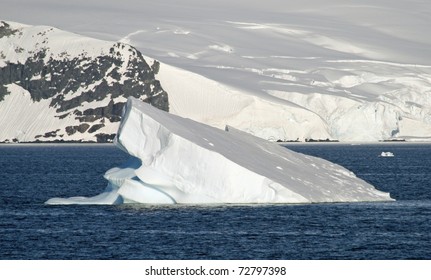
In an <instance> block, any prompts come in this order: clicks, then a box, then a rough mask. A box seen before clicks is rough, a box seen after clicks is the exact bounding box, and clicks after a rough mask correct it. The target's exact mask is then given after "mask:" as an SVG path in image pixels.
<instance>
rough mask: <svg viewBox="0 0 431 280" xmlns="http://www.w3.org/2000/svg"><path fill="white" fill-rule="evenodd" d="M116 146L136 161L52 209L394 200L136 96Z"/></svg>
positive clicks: (338, 172)
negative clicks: (103, 185) (93, 192)
mask: <svg viewBox="0 0 431 280" xmlns="http://www.w3.org/2000/svg"><path fill="white" fill-rule="evenodd" d="M116 145H117V146H118V147H119V148H120V149H122V150H124V151H126V152H127V153H129V154H130V155H131V156H132V158H131V160H130V161H129V162H127V163H126V164H124V165H123V166H121V167H118V168H113V169H111V170H109V171H107V172H106V174H105V178H106V179H107V180H108V181H109V184H108V187H107V189H106V190H105V191H104V192H103V193H102V194H100V195H98V196H96V197H92V198H87V199H86V198H82V197H78V198H68V199H62V198H53V199H50V200H48V201H47V202H46V203H47V204H71V203H79V204H117V203H148V204H175V203H187V204H208V203H317V202H353V201H390V200H392V199H391V198H390V196H389V194H388V193H384V192H381V191H378V190H376V189H375V188H374V187H373V186H371V185H370V184H368V183H366V182H365V181H363V180H361V179H359V178H357V177H356V176H355V175H354V174H353V173H352V172H350V171H349V170H346V169H345V168H343V167H341V166H339V165H336V164H333V163H331V162H329V161H326V160H323V159H320V158H315V157H311V156H306V155H303V154H300V153H296V152H293V151H290V150H288V149H286V148H284V147H282V146H280V145H277V144H275V143H272V142H268V141H266V140H263V139H260V138H257V137H254V136H252V135H250V134H247V133H245V132H242V131H239V130H237V129H234V128H232V127H229V126H228V127H226V130H220V129H216V128H213V127H210V126H208V125H205V124H202V123H198V122H195V121H193V120H190V119H186V118H182V117H178V116H175V115H172V114H169V113H166V112H164V111H160V110H158V109H156V108H154V107H151V106H150V105H148V104H146V103H143V102H141V101H139V100H137V99H134V98H130V99H129V100H128V102H127V105H126V107H125V112H124V115H123V118H122V122H121V125H120V128H119V130H118V134H117V138H116Z"/></svg>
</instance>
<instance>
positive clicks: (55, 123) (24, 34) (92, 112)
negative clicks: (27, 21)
mask: <svg viewBox="0 0 431 280" xmlns="http://www.w3.org/2000/svg"><path fill="white" fill-rule="evenodd" d="M128 96H135V97H139V98H141V99H146V100H147V102H151V103H152V104H153V105H155V106H157V107H159V108H162V109H164V110H167V109H168V100H167V94H166V92H165V91H164V90H163V89H162V88H161V86H160V83H159V82H158V81H157V80H155V78H154V73H153V70H152V69H151V68H150V67H149V66H148V65H147V63H146V61H145V60H144V58H143V57H142V55H141V54H140V52H139V51H137V50H136V49H134V48H133V47H131V46H129V45H126V44H123V43H113V42H108V41H101V40H95V39H90V38H86V37H83V36H79V35H76V34H72V33H67V32H64V31H61V30H58V29H55V28H52V27H47V26H27V25H22V24H18V23H14V22H4V21H1V22H0V116H1V117H0V142H3V141H4V142H17V141H19V142H22V141H59V140H66V141H71V140H75V141H82V140H84V141H98V142H106V141H110V140H112V139H113V137H114V134H115V132H116V130H117V128H118V122H119V120H120V115H121V111H122V107H123V105H124V103H125V101H126V99H127V97H128Z"/></svg>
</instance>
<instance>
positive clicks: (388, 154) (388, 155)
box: [380, 152, 395, 157]
mask: <svg viewBox="0 0 431 280" xmlns="http://www.w3.org/2000/svg"><path fill="white" fill-rule="evenodd" d="M394 156H395V155H394V153H392V152H381V153H380V157H394Z"/></svg>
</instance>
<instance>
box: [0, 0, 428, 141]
mask: <svg viewBox="0 0 431 280" xmlns="http://www.w3.org/2000/svg"><path fill="white" fill-rule="evenodd" d="M2 3H3V5H2V8H1V9H0V18H1V19H4V20H11V21H18V22H23V23H26V24H31V25H37V26H39V25H47V26H55V27H57V28H59V29H61V30H66V31H70V32H73V33H76V34H80V35H84V36H87V37H92V38H95V39H100V40H105V41H111V45H112V44H113V42H115V41H120V42H123V43H126V44H131V45H133V46H134V47H136V49H138V50H139V51H140V52H141V53H143V54H145V55H146V56H148V57H150V58H151V59H155V60H157V61H160V62H161V63H160V71H159V73H158V74H157V75H156V77H155V78H156V79H157V80H159V81H160V83H161V85H162V87H163V89H164V90H165V91H166V92H167V93H168V94H169V111H170V112H171V113H173V114H176V115H179V116H182V117H187V118H191V119H194V120H196V121H199V122H203V123H206V124H209V125H211V126H214V127H218V128H221V129H223V128H224V125H225V124H227V123H228V124H230V125H232V126H234V127H236V128H238V129H241V130H243V131H246V132H249V133H252V134H254V135H256V136H260V137H262V138H265V139H272V140H275V141H276V140H278V139H280V140H296V139H299V140H300V141H304V140H305V139H327V138H329V139H337V140H339V141H342V142H377V141H381V140H393V139H397V140H406V141H430V140H431V117H430V116H431V98H430V92H431V56H430V55H429V50H430V48H431V37H430V36H426V35H425V36H424V34H428V30H429V26H430V25H431V23H430V18H431V2H430V1H425V0H416V1H409V0H398V1H391V2H389V1H387V0H351V1H343V0H327V1H321V0H307V1H303V0H291V1H283V0H267V1H253V3H251V1H246V0H237V1H230V0H207V1H199V0H184V1H182V2H181V4H178V1H172V0H166V1H156V2H155V1H150V0H139V1H138V0H123V1H110V2H109V3H107V1H103V0H93V1H84V0H76V1H74V2H73V4H71V3H69V2H67V1H55V0H20V1H16V0H3V1H2ZM23 7H26V8H23ZM149 7H151V8H149ZM71 8H72V9H74V11H77V12H76V13H74V14H73V16H71V14H70V10H71ZM94 15H98V16H97V17H95V16H94ZM112 19H115V20H112ZM77 23H79V24H77ZM42 42H43V40H42ZM35 43H37V42H35ZM50 43H52V42H50ZM65 45H67V44H65ZM13 49H14V48H12V50H13ZM0 57H1V54H0ZM151 59H147V58H146V60H147V61H148V62H149V64H150V65H151V62H150V61H151ZM281 119H282V120H283V121H280V120H281ZM75 125H76V124H73V126H75ZM106 129H108V128H106ZM115 129H117V127H115ZM20 130H23V129H21V128H20ZM114 131H115V130H114V129H113V130H112V132H109V133H114ZM106 133H108V132H106ZM18 136H21V135H18ZM74 136H75V135H74ZM18 138H19V137H18Z"/></svg>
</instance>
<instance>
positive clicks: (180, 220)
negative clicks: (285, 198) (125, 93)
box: [0, 144, 431, 259]
mask: <svg viewBox="0 0 431 280" xmlns="http://www.w3.org/2000/svg"><path fill="white" fill-rule="evenodd" d="M289 147H290V148H291V149H293V150H296V151H299V152H303V153H307V154H310V155H315V156H319V157H323V158H326V159H329V160H331V161H334V162H336V163H339V164H342V165H344V166H345V167H347V168H348V169H350V170H352V171H354V172H355V173H356V174H357V176H358V177H361V178H363V179H365V180H366V181H368V182H370V183H372V184H373V185H375V186H376V187H377V188H378V189H380V190H383V191H387V192H390V193H391V194H392V197H394V198H396V199H397V201H396V202H393V203H341V204H313V205H264V206H262V205H260V206H253V205H245V206H223V205H220V206H210V207H203V206H199V207H197V206H173V207H154V206H152V207H149V206H147V207H145V206H138V205H121V206H83V205H78V206H48V205H44V202H45V201H46V200H47V199H49V198H52V197H69V196H76V195H83V196H90V195H96V194H99V193H100V192H101V191H102V190H103V189H104V188H105V185H106V182H105V180H104V179H103V177H102V174H103V173H104V172H105V171H106V170H108V169H109V168H111V167H113V166H116V165H118V164H120V163H122V162H124V161H125V159H126V158H127V155H126V154H124V153H123V152H121V151H119V150H118V149H117V148H115V147H113V146H109V145H84V146H83V145H81V146H79V145H58V146H55V145H32V146H14V145H0V259H431V192H430V190H431V145H425V144H423V145H413V144H397V145H391V144H386V145H360V146H351V145H323V144H321V145H310V144H308V145H296V144H295V145H290V146H289ZM382 151H392V152H394V153H395V157H393V158H379V157H378V155H379V154H380V152H382Z"/></svg>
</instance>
